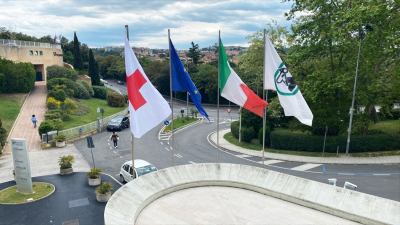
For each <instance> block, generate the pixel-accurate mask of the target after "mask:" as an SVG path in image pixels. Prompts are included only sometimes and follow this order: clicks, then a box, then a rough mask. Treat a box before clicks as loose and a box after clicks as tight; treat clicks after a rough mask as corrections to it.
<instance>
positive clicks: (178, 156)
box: [174, 154, 183, 158]
mask: <svg viewBox="0 0 400 225" xmlns="http://www.w3.org/2000/svg"><path fill="white" fill-rule="evenodd" d="M174 156H175V157H177V158H183V156H181V155H180V154H174Z"/></svg>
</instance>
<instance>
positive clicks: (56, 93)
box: [49, 89, 66, 102]
mask: <svg viewBox="0 0 400 225" xmlns="http://www.w3.org/2000/svg"><path fill="white" fill-rule="evenodd" d="M49 97H53V98H55V99H57V100H58V101H60V102H63V101H64V100H65V98H66V94H65V91H64V90H62V89H57V90H52V91H50V92H49Z"/></svg>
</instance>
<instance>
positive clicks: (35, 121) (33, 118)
mask: <svg viewBox="0 0 400 225" xmlns="http://www.w3.org/2000/svg"><path fill="white" fill-rule="evenodd" d="M31 120H32V123H33V128H36V123H37V119H36V116H35V114H33V115H32V119H31Z"/></svg>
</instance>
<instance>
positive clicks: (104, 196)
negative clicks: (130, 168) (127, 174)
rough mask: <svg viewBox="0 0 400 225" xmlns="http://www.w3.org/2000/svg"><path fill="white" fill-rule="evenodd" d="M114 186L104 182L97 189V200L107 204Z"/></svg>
mask: <svg viewBox="0 0 400 225" xmlns="http://www.w3.org/2000/svg"><path fill="white" fill-rule="evenodd" d="M111 190H112V184H111V183H109V182H103V183H101V184H100V186H98V187H97V188H96V200H97V201H98V202H107V201H108V199H110V198H111Z"/></svg>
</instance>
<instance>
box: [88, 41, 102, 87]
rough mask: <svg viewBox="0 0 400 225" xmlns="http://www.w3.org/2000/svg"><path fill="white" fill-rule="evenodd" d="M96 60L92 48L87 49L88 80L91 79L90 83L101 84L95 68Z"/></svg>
mask: <svg viewBox="0 0 400 225" xmlns="http://www.w3.org/2000/svg"><path fill="white" fill-rule="evenodd" d="M97 67H98V66H97V62H96V60H95V59H94V56H93V52H92V49H89V69H88V74H89V77H90V80H91V81H92V85H101V82H100V76H99V70H98V68H97Z"/></svg>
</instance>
